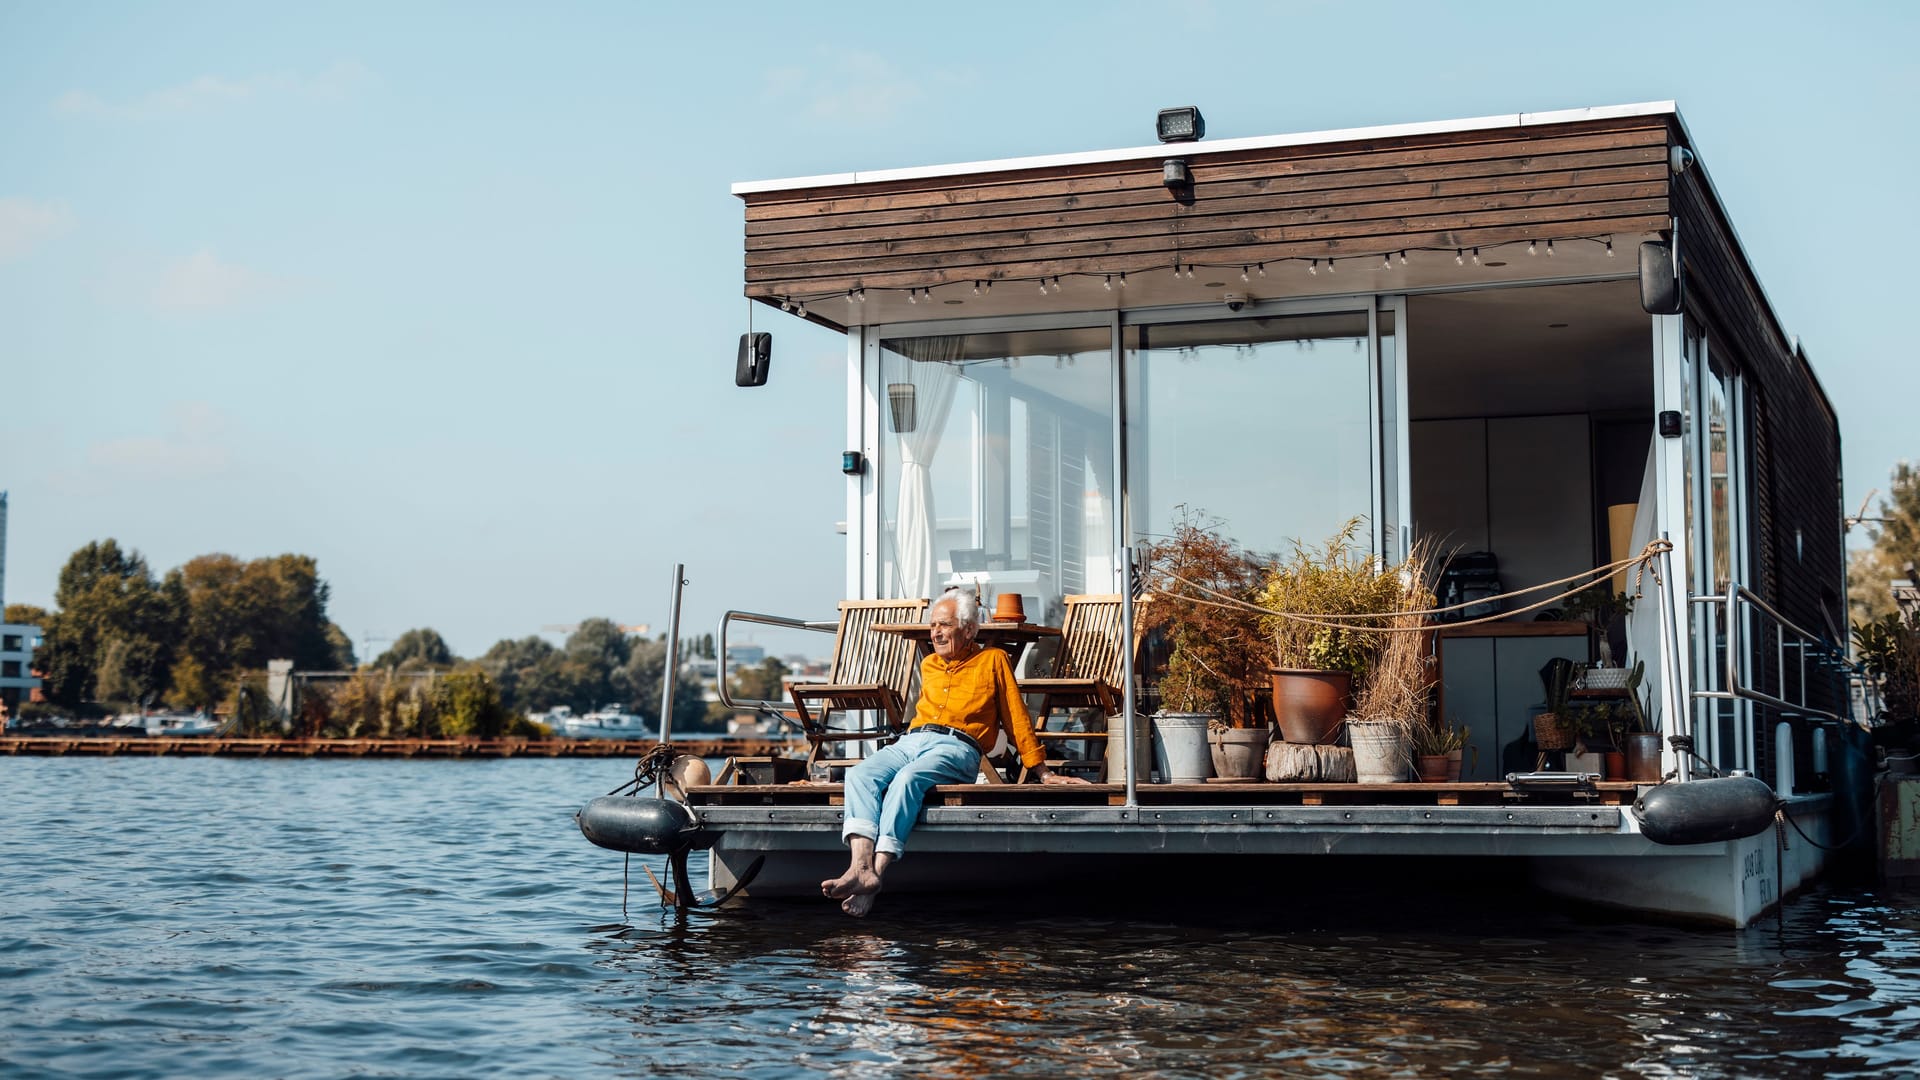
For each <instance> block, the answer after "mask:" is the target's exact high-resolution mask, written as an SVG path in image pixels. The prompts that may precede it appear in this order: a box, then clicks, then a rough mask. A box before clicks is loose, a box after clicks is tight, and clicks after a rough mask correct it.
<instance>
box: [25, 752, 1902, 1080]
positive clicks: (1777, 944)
mask: <svg viewBox="0 0 1920 1080" xmlns="http://www.w3.org/2000/svg"><path fill="white" fill-rule="evenodd" d="M627 768H628V767H627V766H626V765H623V764H622V763H619V762H608V761H502V762H385V761H373V762H337V761H328V762H305V761H303V762H262V761H245V760H231V759H203V760H188V759H180V760H167V759H137V758H124V759H103V760H71V759H57V758H56V759H41V758H0V792H4V794H5V801H4V805H0V1076H6V1077H10V1078H21V1077H33V1076H115V1077H138V1076H184V1075H193V1076H212V1077H229V1076H231V1077H253V1076H328V1077H331V1076H344V1075H356V1076H476V1075H511V1076H594V1075H608V1076H722V1075H724V1076H747V1077H758V1076H769V1077H771V1076H794V1075H808V1074H820V1075H834V1076H856V1077H867V1076H872V1077H880V1076H893V1075H900V1074H939V1075H962V1074H966V1075H1029V1076H1047V1077H1053V1076H1082V1075H1117V1074H1121V1073H1126V1074H1129V1075H1132V1074H1136V1073H1137V1074H1141V1075H1149V1076H1168V1077H1175V1076H1182V1077H1184V1076H1192V1077H1198V1076H1203V1075H1204V1076H1207V1077H1235V1076H1395V1077H1403V1076H1449V1075H1474V1074H1482V1075H1488V1076H1493V1075H1504V1074H1508V1073H1518V1074H1522V1075H1536V1076H1568V1075H1576V1076H1577V1075H1595V1076H1599V1075H1607V1076H1622V1077H1634V1076H1652V1077H1666V1076H1682V1075H1684V1076H1690V1077H1722V1076H1725V1077H1736V1076H1737V1077H1770V1076H1781V1077H1788V1076H1792V1077H1802V1076H1809V1075H1827V1076H1873V1077H1894V1076H1913V1075H1915V1073H1916V1071H1920V913H1916V911H1915V910H1914V905H1913V904H1912V903H1911V898H1906V899H1903V898H1901V897H1899V896H1882V895H1878V894H1875V893H1873V892H1870V891H1864V890H1842V889H1838V888H1834V889H1825V890H1822V891H1820V892H1817V893H1813V894H1809V895H1805V896H1803V897H1801V898H1799V899H1797V900H1795V901H1793V902H1792V903H1791V904H1790V905H1789V906H1788V908H1787V910H1786V912H1785V916H1784V919H1782V920H1780V921H1775V920H1771V919H1770V920H1768V921H1767V922H1766V923H1765V924H1764V925H1762V926H1757V927H1755V928H1753V929H1750V930H1747V931H1744V932H1739V933H1735V932H1731V931H1692V930H1675V929H1670V928H1663V927H1655V926H1647V925H1641V924H1634V923H1628V922H1618V921H1596V920H1594V919H1591V918H1588V917H1584V916H1581V915H1579V914H1577V913H1573V912H1569V911H1566V910H1563V909H1562V908H1560V907H1559V906H1557V905H1554V904H1553V903H1551V902H1550V901H1544V900H1541V899H1538V898H1535V897H1531V896H1528V895H1510V894H1492V895H1483V896H1479V897H1472V898H1467V899H1444V900H1443V899H1436V898H1434V897H1432V896H1429V895H1424V894H1423V892H1422V890H1421V888H1420V887H1419V883H1418V882H1417V881H1416V882H1412V883H1406V884H1403V885H1401V886H1400V887H1397V888H1394V889H1390V890H1381V891H1377V892H1372V893H1365V892H1362V893H1358V894H1356V893H1352V892H1349V893H1346V894H1343V895H1340V896H1333V897H1328V896H1322V895H1318V894H1317V893H1316V890H1315V889H1314V887H1313V885H1312V884H1311V883H1308V882H1304V881H1301V882H1296V883H1293V884H1291V885H1288V886H1286V887H1284V888H1273V889H1269V890H1267V891H1265V892H1260V893H1256V894H1255V895H1253V896H1251V897H1248V896H1244V895H1243V896H1240V897H1237V898H1232V899H1225V898H1223V897H1222V896H1221V895H1220V894H1218V893H1217V892H1214V891H1212V890H1209V889H1199V888H1196V889H1194V890H1192V891H1190V892H1186V891H1183V892H1177V893H1175V894H1174V895H1173V896H1172V898H1167V897H1161V898H1157V899H1143V898H1139V897H1130V898H1128V900H1127V902H1126V903H1124V904H1123V905H1119V906H1116V905H1114V904H1112V903H1102V902H1100V901H1093V900H1085V899H1080V900H1062V899H1052V900H1046V901H1040V902H1019V901H1013V902H1009V901H1007V900H1006V899H1004V898H1003V899H999V900H986V899H978V898H973V899H968V898H955V899H947V900H939V899H934V898H925V897H907V896H896V897H888V898H884V899H883V900H882V906H881V908H880V909H879V910H878V911H877V912H876V914H875V916H874V917H873V918H872V919H870V920H868V921H866V922H856V921H855V920H852V919H849V918H847V917H846V916H844V915H842V914H840V913H839V911H838V910H836V909H834V908H832V907H830V906H828V905H827V904H825V903H824V902H822V903H820V904H798V903H780V904H775V903H765V902H763V903H761V904H758V905H749V906H746V907H743V908H738V909H727V910H724V911H722V912H719V913H696V914H694V915H692V916H689V917H687V918H685V919H681V918H678V917H676V916H674V915H672V914H671V913H663V912H661V911H660V910H659V909H658V907H657V905H656V903H655V901H654V900H653V896H652V892H651V889H650V888H648V887H647V886H646V885H645V884H644V879H642V882H641V883H640V891H636V892H634V893H633V894H632V898H631V904H630V915H631V917H630V919H629V920H628V925H627V926H625V927H624V928H623V927H622V925H621V923H622V919H621V894H620V863H621V859H620V856H619V855H617V854H614V853H612V852H606V851H602V850H600V849H598V848H594V847H592V846H591V845H589V844H587V843H586V841H584V840H583V839H581V837H580V835H579V833H578V832H577V831H576V830H575V828H574V826H573V823H572V821H571V819H570V814H571V813H572V811H573V810H574V808H575V807H576V806H577V805H578V804H580V803H581V802H583V801H584V800H585V799H587V798H588V797H590V796H593V795H599V794H603V793H605V792H606V791H607V790H609V789H611V788H613V787H615V786H616V785H617V784H618V783H620V782H621V781H622V780H623V779H624V778H625V776H626V775H627ZM636 861H637V860H636ZM635 874H636V876H638V868H637V867H636V870H635Z"/></svg>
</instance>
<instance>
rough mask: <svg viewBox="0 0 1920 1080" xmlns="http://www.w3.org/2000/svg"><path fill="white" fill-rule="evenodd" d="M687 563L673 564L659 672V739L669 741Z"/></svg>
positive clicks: (678, 666) (671, 730)
mask: <svg viewBox="0 0 1920 1080" xmlns="http://www.w3.org/2000/svg"><path fill="white" fill-rule="evenodd" d="M686 576H687V564H686V563H674V564H673V591H672V593H671V594H670V597H669V602H668V609H667V610H668V612H669V614H668V616H667V668H666V670H665V671H663V672H661V673H660V741H661V742H663V743H664V742H671V741H673V740H672V732H673V681H674V676H675V675H677V674H679V671H680V590H681V589H682V588H683V587H685V586H686V584H687V581H686Z"/></svg>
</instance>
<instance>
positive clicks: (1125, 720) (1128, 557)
mask: <svg viewBox="0 0 1920 1080" xmlns="http://www.w3.org/2000/svg"><path fill="white" fill-rule="evenodd" d="M1120 565H1121V566H1122V567H1123V568H1124V569H1122V570H1121V572H1120V687H1121V689H1120V702H1121V704H1120V720H1121V723H1122V724H1123V725H1124V726H1125V728H1124V730H1125V734H1124V735H1123V736H1122V737H1123V738H1125V739H1126V740H1127V741H1126V745H1125V746H1124V747H1122V748H1121V751H1120V756H1121V760H1122V761H1124V762H1125V763H1126V770H1127V801H1126V804H1125V805H1126V806H1127V808H1128V809H1132V808H1134V807H1137V806H1139V805H1140V787H1139V783H1140V781H1139V776H1140V763H1139V762H1138V761H1135V760H1134V758H1135V756H1136V753H1137V748H1136V746H1135V744H1136V742H1137V741H1138V740H1137V739H1136V738H1135V737H1134V724H1135V722H1136V721H1135V720H1134V716H1133V713H1134V704H1135V702H1134V700H1133V548H1131V547H1123V548H1121V549H1120ZM1108 738H1112V735H1111V734H1109V735H1108Z"/></svg>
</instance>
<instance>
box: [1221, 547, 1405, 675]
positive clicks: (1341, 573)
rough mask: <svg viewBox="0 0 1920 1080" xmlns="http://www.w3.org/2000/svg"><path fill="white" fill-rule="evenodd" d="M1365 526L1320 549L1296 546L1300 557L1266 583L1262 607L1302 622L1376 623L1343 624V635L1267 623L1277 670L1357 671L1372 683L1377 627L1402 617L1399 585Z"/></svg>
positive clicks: (1281, 565)
mask: <svg viewBox="0 0 1920 1080" xmlns="http://www.w3.org/2000/svg"><path fill="white" fill-rule="evenodd" d="M1360 523H1361V519H1360V518H1357V517H1356V518H1352V519H1350V520H1348V521H1347V523H1346V524H1345V525H1344V526H1342V527H1341V529H1340V531H1338V532H1336V533H1334V534H1333V535H1332V536H1331V537H1328V538H1327V539H1326V540H1325V541H1324V542H1323V543H1321V544H1320V545H1318V546H1317V547H1313V548H1308V547H1307V546H1306V545H1304V544H1301V543H1300V542H1298V541H1295V543H1294V548H1293V555H1292V556H1291V557H1289V558H1287V559H1285V560H1282V561H1280V562H1278V563H1275V564H1274V565H1273V566H1271V567H1269V568H1268V569H1267V572H1266V577H1265V580H1264V581H1262V582H1261V585H1260V589H1259V592H1258V597H1257V601H1256V602H1257V603H1259V605H1260V606H1261V607H1264V608H1266V609H1267V610H1268V611H1273V612H1288V613H1292V614H1296V615H1307V616H1326V615H1368V614H1372V615H1376V616H1378V617H1377V618H1374V619H1361V620H1342V624H1341V625H1340V626H1339V627H1331V626H1319V625H1315V624H1313V623H1309V622H1301V621H1299V620H1296V619H1287V618H1281V617H1280V616H1278V615H1270V616H1267V617H1265V618H1263V619H1262V620H1261V627H1262V628H1263V629H1264V630H1265V631H1266V633H1267V636H1268V638H1269V639H1270V640H1271V642H1272V646H1273V652H1272V656H1273V666H1275V667H1280V668H1312V669H1318V670H1322V671H1350V672H1352V673H1353V674H1354V675H1355V676H1360V675H1364V674H1365V673H1366V671H1367V669H1368V668H1369V667H1370V666H1371V665H1372V664H1373V661H1374V658H1375V657H1376V656H1377V655H1378V654H1379V650H1380V644H1381V643H1380V641H1379V640H1378V639H1379V637H1380V635H1378V634H1372V633H1368V632H1367V630H1366V628H1367V627H1369V626H1374V627H1377V626H1383V625H1385V624H1386V622H1387V620H1388V619H1389V618H1390V617H1391V616H1390V615H1388V614H1385V613H1390V612H1394V611H1397V610H1400V601H1401V599H1402V588H1401V584H1400V580H1399V578H1398V577H1397V576H1396V575H1395V574H1394V573H1393V572H1391V571H1390V570H1389V569H1388V568H1386V567H1384V566H1383V565H1382V564H1381V561H1380V559H1379V557H1378V556H1375V555H1373V554H1371V553H1368V552H1365V551H1362V550H1361V549H1360V546H1359V541H1358V537H1359V534H1360Z"/></svg>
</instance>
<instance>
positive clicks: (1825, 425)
mask: <svg viewBox="0 0 1920 1080" xmlns="http://www.w3.org/2000/svg"><path fill="white" fill-rule="evenodd" d="M1673 202H1674V213H1675V215H1676V216H1677V217H1678V218H1679V219H1680V251H1681V267H1682V272H1683V273H1684V275H1685V277H1686V302H1687V309H1688V315H1689V317H1691V318H1695V319H1698V320H1700V321H1701V322H1702V323H1704V324H1705V325H1706V326H1707V327H1708V329H1709V332H1710V335H1711V336H1710V338H1709V350H1710V351H1713V350H1718V352H1719V354H1720V355H1722V356H1726V355H1727V354H1728V353H1731V354H1732V359H1733V360H1734V362H1735V364H1736V365H1737V366H1738V367H1739V369H1740V370H1741V372H1742V373H1743V374H1744V375H1745V376H1746V378H1747V384H1748V386H1749V387H1750V388H1751V391H1752V394H1753V396H1752V398H1751V399H1749V401H1750V408H1749V413H1750V416H1751V418H1752V419H1751V422H1750V423H1749V425H1748V427H1749V429H1750V430H1751V431H1752V432H1753V441H1752V442H1751V443H1750V444H1749V447H1748V450H1749V458H1750V461H1751V463H1752V467H1753V471H1754V475H1753V477H1752V483H1751V484H1750V485H1749V488H1750V489H1751V491H1752V500H1751V501H1752V507H1751V510H1750V511H1749V513H1750V517H1749V523H1750V526H1751V535H1752V536H1754V537H1755V541H1756V544H1757V545H1759V550H1758V551H1757V552H1756V556H1757V557H1756V559H1755V563H1756V566H1755V569H1756V570H1758V572H1759V579H1758V582H1757V584H1756V588H1757V591H1760V592H1761V594H1762V595H1763V596H1766V597H1767V599H1768V601H1769V602H1771V603H1772V604H1773V605H1774V606H1775V607H1777V608H1779V610H1780V611H1781V612H1782V613H1783V614H1785V615H1786V616H1787V617H1788V618H1791V619H1793V620H1794V621H1796V622H1798V623H1799V624H1800V625H1802V626H1804V627H1806V628H1808V629H1809V630H1813V631H1816V632H1820V631H1827V632H1830V633H1833V634H1834V635H1835V636H1836V637H1838V638H1840V641H1841V642H1842V643H1844V637H1843V635H1844V634H1845V627H1846V610H1845V595H1846V589H1845V565H1846V556H1845V551H1844V538H1843V537H1842V535H1841V529H1840V524H1839V522H1840V516H1841V514H1843V513H1844V512H1845V511H1844V509H1843V508H1842V506H1841V491H1840V486H1839V485H1840V429H1839V421H1838V418H1837V417H1836V416H1835V415H1834V413H1833V411H1832V407H1831V405H1830V404H1829V403H1828V401H1827V399H1826V397H1825V395H1824V394H1823V393H1822V392H1821V390H1820V388H1819V385H1818V384H1817V383H1816V382H1815V380H1814V378H1813V375H1812V372H1811V371H1810V370H1808V368H1807V366H1806V364H1805V363H1804V362H1803V360H1802V359H1801V358H1800V357H1799V356H1797V355H1796V354H1795V353H1794V352H1793V349H1792V344H1791V342H1789V341H1788V340H1787V338H1786V337H1785V335H1784V334H1783V333H1782V332H1781V330H1780V328H1779V326H1778V325H1777V324H1775V322H1774V321H1773V319H1772V317H1771V314H1770V312H1771V309H1770V308H1768V307H1767V305H1766V303H1765V301H1764V298H1763V297H1762V296H1761V294H1760V289H1759V285H1758V283H1757V282H1756V281H1755V279H1754V276H1753V272H1752V270H1751V268H1750V267H1749V266H1748V265H1747V263H1746V261H1745V259H1744V258H1743V257H1742V256H1741V255H1740V253H1739V251H1738V250H1737V248H1736V247H1735V244H1734V240H1733V235H1732V232H1731V230H1730V229H1729V227H1728V225H1727V222H1726V221H1725V219H1724V218H1723V217H1722V216H1721V215H1720V214H1719V212H1718V211H1717V210H1716V209H1715V206H1714V203H1713V201H1712V199H1711V198H1710V197H1709V195H1708V194H1707V192H1706V190H1705V188H1704V186H1703V184H1702V182H1701V180H1700V176H1699V174H1698V173H1697V172H1695V173H1686V174H1682V175H1681V177H1680V178H1679V179H1678V180H1677V181H1676V182H1675V184H1674V190H1673ZM1808 689H1809V701H1810V703H1811V704H1813V705H1815V706H1816V707H1819V708H1825V709H1835V710H1838V709H1841V708H1844V701H1843V691H1842V689H1841V688H1840V687H1839V686H1838V685H1837V684H1832V685H1829V684H1828V683H1827V682H1818V683H1816V682H1813V681H1812V680H1810V681H1809V687H1808ZM1767 754H1768V756H1771V750H1770V749H1769V750H1768V751H1767Z"/></svg>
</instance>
